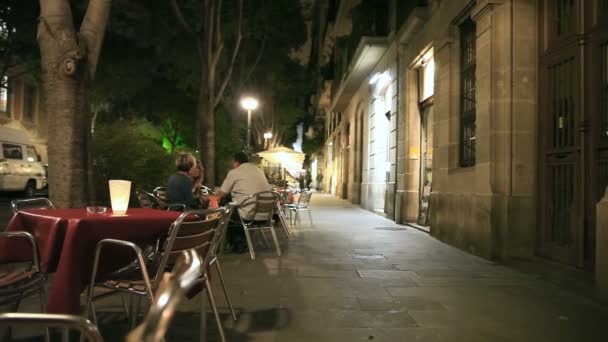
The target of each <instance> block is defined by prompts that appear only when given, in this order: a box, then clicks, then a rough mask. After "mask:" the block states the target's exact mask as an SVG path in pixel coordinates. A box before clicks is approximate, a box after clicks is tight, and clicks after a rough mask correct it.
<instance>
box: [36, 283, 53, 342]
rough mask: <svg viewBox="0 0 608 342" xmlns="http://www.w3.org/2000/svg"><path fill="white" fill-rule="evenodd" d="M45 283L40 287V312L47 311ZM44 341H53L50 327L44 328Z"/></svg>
mask: <svg viewBox="0 0 608 342" xmlns="http://www.w3.org/2000/svg"><path fill="white" fill-rule="evenodd" d="M44 287H45V284H42V286H41V287H40V293H39V296H40V312H42V313H46V289H45V288H44ZM44 341H45V342H50V341H51V333H50V331H49V328H45V329H44Z"/></svg>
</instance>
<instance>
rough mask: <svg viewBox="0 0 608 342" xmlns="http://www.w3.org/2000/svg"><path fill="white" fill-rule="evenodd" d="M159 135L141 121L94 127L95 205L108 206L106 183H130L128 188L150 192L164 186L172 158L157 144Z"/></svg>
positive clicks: (152, 127)
mask: <svg viewBox="0 0 608 342" xmlns="http://www.w3.org/2000/svg"><path fill="white" fill-rule="evenodd" d="M160 137H161V135H160V132H159V131H158V129H157V128H155V127H154V126H152V125H151V124H150V123H149V122H148V121H146V120H142V119H129V120H118V121H115V122H111V123H105V124H100V125H98V126H97V129H96V131H95V135H94V137H93V141H94V147H93V156H94V163H95V181H96V184H95V188H96V193H97V201H98V203H100V204H102V203H105V204H108V203H109V192H108V180H110V179H126V180H130V181H132V182H133V183H132V188H133V189H135V188H142V189H146V190H148V191H151V190H152V189H153V188H155V187H157V186H161V185H164V184H165V183H166V181H167V178H168V177H169V175H170V174H171V173H172V172H173V170H174V163H173V157H172V156H171V155H170V154H168V153H166V152H165V150H164V149H163V147H162V146H161V143H160V141H161V140H160Z"/></svg>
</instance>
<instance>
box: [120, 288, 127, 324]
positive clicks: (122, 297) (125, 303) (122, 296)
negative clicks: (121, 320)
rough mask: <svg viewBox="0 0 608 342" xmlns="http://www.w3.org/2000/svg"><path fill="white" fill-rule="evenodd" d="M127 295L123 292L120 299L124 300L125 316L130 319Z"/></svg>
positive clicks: (123, 309)
mask: <svg viewBox="0 0 608 342" xmlns="http://www.w3.org/2000/svg"><path fill="white" fill-rule="evenodd" d="M125 296H126V294H124V293H121V294H120V299H121V301H122V311H123V313H124V314H125V317H126V318H127V320H129V305H128V304H127V301H126V300H125Z"/></svg>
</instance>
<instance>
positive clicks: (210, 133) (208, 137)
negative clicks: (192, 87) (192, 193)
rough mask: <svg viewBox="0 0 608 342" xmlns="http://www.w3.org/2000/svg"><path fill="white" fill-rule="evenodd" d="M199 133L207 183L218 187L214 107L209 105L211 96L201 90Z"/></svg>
mask: <svg viewBox="0 0 608 342" xmlns="http://www.w3.org/2000/svg"><path fill="white" fill-rule="evenodd" d="M197 111H198V115H197V116H198V123H199V129H198V131H199V133H198V136H197V138H198V139H197V145H198V150H199V153H200V156H201V160H202V162H203V164H204V166H205V183H206V184H207V185H208V186H210V187H213V186H216V185H217V184H216V179H215V175H216V170H215V120H214V110H213V106H212V105H211V104H210V103H209V96H208V95H207V93H206V92H205V90H204V89H201V92H200V95H199V102H198V108H197Z"/></svg>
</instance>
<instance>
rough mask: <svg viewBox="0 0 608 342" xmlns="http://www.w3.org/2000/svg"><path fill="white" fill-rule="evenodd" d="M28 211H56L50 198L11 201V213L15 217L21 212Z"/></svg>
mask: <svg viewBox="0 0 608 342" xmlns="http://www.w3.org/2000/svg"><path fill="white" fill-rule="evenodd" d="M26 209H55V206H54V205H53V203H51V201H50V200H49V199H48V198H44V197H39V198H29V199H20V200H13V201H11V211H12V213H13V215H15V214H16V213H17V212H18V211H20V210H26Z"/></svg>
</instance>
